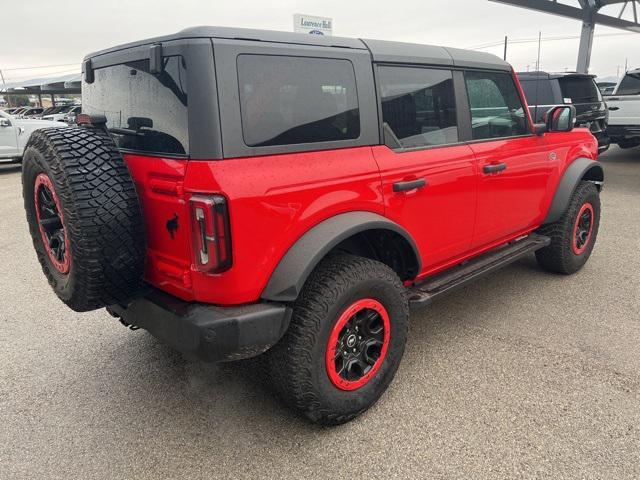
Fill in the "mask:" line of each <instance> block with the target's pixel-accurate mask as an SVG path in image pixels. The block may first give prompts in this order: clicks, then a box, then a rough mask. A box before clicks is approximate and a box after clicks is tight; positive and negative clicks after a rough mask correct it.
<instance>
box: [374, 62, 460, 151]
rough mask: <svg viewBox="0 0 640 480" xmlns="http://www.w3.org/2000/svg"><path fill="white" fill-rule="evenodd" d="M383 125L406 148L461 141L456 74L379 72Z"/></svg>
mask: <svg viewBox="0 0 640 480" xmlns="http://www.w3.org/2000/svg"><path fill="white" fill-rule="evenodd" d="M378 78H379V83H380V96H381V99H382V121H383V122H385V123H386V124H387V125H388V127H389V128H390V129H391V131H392V132H393V133H394V135H395V136H396V138H397V140H398V143H399V144H400V145H401V146H402V147H403V148H412V147H427V146H433V145H444V144H450V143H456V142H457V141H458V127H457V123H456V102H455V96H454V91H453V78H452V73H451V72H450V71H448V70H433V69H427V68H414V67H386V66H384V67H380V68H379V69H378Z"/></svg>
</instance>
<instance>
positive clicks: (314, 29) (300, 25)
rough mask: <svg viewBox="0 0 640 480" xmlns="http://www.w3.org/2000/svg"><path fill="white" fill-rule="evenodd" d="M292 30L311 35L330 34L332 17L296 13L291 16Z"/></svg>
mask: <svg viewBox="0 0 640 480" xmlns="http://www.w3.org/2000/svg"><path fill="white" fill-rule="evenodd" d="M293 31H294V32H297V33H311V34H312V35H332V31H333V19H331V18H327V17H314V16H312V15H302V14H300V13H296V14H295V15H294V16H293Z"/></svg>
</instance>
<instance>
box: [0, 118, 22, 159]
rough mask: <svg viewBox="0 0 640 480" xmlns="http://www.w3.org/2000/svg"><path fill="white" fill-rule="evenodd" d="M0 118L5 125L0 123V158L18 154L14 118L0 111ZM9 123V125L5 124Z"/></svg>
mask: <svg viewBox="0 0 640 480" xmlns="http://www.w3.org/2000/svg"><path fill="white" fill-rule="evenodd" d="M0 119H1V120H2V121H3V122H2V123H4V124H5V125H0V158H3V157H4V158H6V157H9V156H12V155H16V156H17V155H18V137H17V136H16V127H15V126H14V125H13V123H14V120H13V119H12V118H11V117H10V116H9V115H7V114H6V113H0ZM7 123H9V125H6V124H7Z"/></svg>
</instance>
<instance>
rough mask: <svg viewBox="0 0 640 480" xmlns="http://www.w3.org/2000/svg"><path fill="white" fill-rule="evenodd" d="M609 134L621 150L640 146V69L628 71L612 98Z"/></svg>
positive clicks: (606, 100) (607, 99) (608, 101)
mask: <svg viewBox="0 0 640 480" xmlns="http://www.w3.org/2000/svg"><path fill="white" fill-rule="evenodd" d="M604 101H605V102H606V103H607V107H608V108H609V126H608V127H607V133H608V134H609V137H610V138H611V143H617V144H618V145H619V146H620V147H621V148H632V147H637V146H640V68H638V69H635V70H630V71H628V72H627V73H626V74H625V75H624V77H622V80H620V82H618V85H616V88H615V90H614V91H613V93H611V95H610V96H606V97H604Z"/></svg>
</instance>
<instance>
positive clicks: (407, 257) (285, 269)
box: [261, 211, 421, 302]
mask: <svg viewBox="0 0 640 480" xmlns="http://www.w3.org/2000/svg"><path fill="white" fill-rule="evenodd" d="M385 247H387V248H385ZM389 247H391V248H392V250H388V248H389ZM332 251H342V252H348V253H353V254H356V255H360V256H364V257H367V258H372V259H374V260H379V261H382V262H383V263H386V264H387V265H389V266H390V267H391V268H392V269H394V270H395V271H396V273H398V275H399V277H400V278H401V280H410V279H412V278H415V276H416V275H417V274H418V272H419V271H420V268H421V262H420V255H419V252H418V247H417V246H416V243H415V241H414V240H413V238H412V237H411V235H410V234H409V233H408V232H407V231H406V230H405V229H404V228H402V227H401V226H400V225H398V224H397V223H395V222H392V221H391V220H389V219H387V218H385V217H383V216H381V215H378V214H376V213H372V212H364V211H362V212H349V213H343V214H339V215H336V216H334V217H331V218H328V219H326V220H324V221H322V222H321V223H319V224H317V225H316V226H314V227H313V228H311V229H310V230H308V231H307V232H306V233H305V234H304V235H302V236H301V237H300V238H299V239H298V240H297V241H296V243H294V244H293V246H291V248H289V250H288V251H287V253H286V254H285V255H284V256H283V257H282V258H281V259H280V262H279V263H278V265H277V267H276V268H275V270H274V271H273V273H272V274H271V277H270V279H269V281H268V283H267V286H266V287H265V288H264V290H263V291H262V295H261V298H262V299H264V300H271V301H279V302H291V301H294V300H295V299H296V298H297V297H298V295H299V294H300V291H301V290H302V287H303V285H304V283H305V282H306V280H307V278H308V277H309V275H310V274H311V272H312V271H313V269H314V268H315V267H316V266H317V265H318V263H320V261H321V260H322V259H323V258H325V257H326V256H327V255H328V254H330V253H331V252H332ZM385 252H386V253H385ZM389 252H390V255H389V254H388V253H389Z"/></svg>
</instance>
